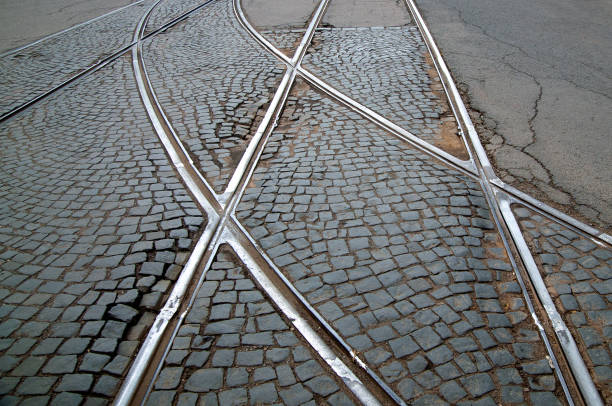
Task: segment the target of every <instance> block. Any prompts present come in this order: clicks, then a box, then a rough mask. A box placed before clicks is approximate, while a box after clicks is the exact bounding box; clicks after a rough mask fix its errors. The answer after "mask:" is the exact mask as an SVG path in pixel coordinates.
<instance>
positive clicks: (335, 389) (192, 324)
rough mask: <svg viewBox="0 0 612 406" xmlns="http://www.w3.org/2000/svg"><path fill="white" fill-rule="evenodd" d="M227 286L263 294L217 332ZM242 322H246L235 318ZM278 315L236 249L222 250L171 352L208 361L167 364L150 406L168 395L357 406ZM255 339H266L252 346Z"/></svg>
mask: <svg viewBox="0 0 612 406" xmlns="http://www.w3.org/2000/svg"><path fill="white" fill-rule="evenodd" d="M215 271H216V272H218V273H220V276H218V275H217V274H214V273H213V272H215ZM211 275H212V278H211ZM219 281H221V282H220V283H219ZM223 284H227V286H228V287H229V286H230V285H233V286H241V287H244V288H248V289H249V290H246V291H245V290H241V292H258V293H260V295H259V299H257V300H256V301H250V300H249V301H243V300H241V299H240V298H239V299H238V300H237V301H236V302H233V303H232V304H231V305H230V309H231V311H230V313H229V314H226V316H225V319H226V320H225V321H226V322H227V321H232V322H233V323H234V324H233V326H232V327H231V328H230V329H221V330H218V329H216V328H215V329H213V330H211V329H210V326H211V323H210V322H209V320H210V314H211V312H210V310H211V309H212V307H213V305H212V303H214V302H215V299H216V298H217V297H218V296H219V295H223V294H224V293H226V292H228V291H227V290H226V291H224V290H221V286H222V285H223ZM229 292H232V291H229ZM234 293H235V292H234ZM238 314H239V315H240V317H236V316H237V315H238ZM280 314H281V313H280V312H279V311H278V310H277V309H275V308H274V307H273V306H272V305H271V302H270V301H269V299H267V298H266V297H264V295H263V292H262V291H260V290H259V288H258V287H257V286H255V283H253V281H252V280H251V278H250V276H249V275H248V273H247V271H246V270H245V269H244V267H243V266H242V265H241V263H240V261H239V260H238V259H237V257H236V255H235V254H234V253H233V251H232V249H231V248H229V246H226V245H223V246H221V247H220V249H219V252H218V253H217V256H216V258H215V260H214V262H213V263H212V265H211V268H210V270H209V271H208V273H207V275H206V277H205V278H204V282H203V285H202V287H201V288H200V290H199V291H198V293H197V297H196V300H195V303H194V307H193V308H192V309H191V310H190V312H189V313H188V315H187V317H186V320H185V324H183V325H182V326H181V327H180V330H179V333H178V335H177V338H176V339H175V340H174V342H173V343H172V348H173V350H171V352H172V351H174V350H175V349H176V348H183V347H184V346H185V344H186V343H189V344H188V346H187V348H188V350H189V352H190V353H191V354H202V355H201V359H200V362H197V363H194V362H191V363H190V362H189V361H187V362H185V361H179V362H178V363H174V362H169V361H168V358H167V359H166V361H165V364H164V366H163V368H162V369H161V372H160V375H159V376H158V377H157V379H156V381H155V383H154V389H155V390H154V391H153V392H152V393H151V395H150V397H149V399H148V401H147V404H155V403H157V402H159V399H162V397H163V396H168V394H167V392H166V391H167V390H172V391H173V393H174V392H177V393H181V396H189V399H192V401H193V402H196V401H199V402H200V403H202V404H209V403H207V402H212V403H211V404H217V403H218V404H223V405H225V404H245V403H249V404H258V402H259V403H273V402H278V401H281V400H282V402H284V403H285V404H296V405H297V404H302V403H303V402H307V401H310V400H316V401H317V402H319V403H321V402H322V403H325V402H327V401H328V400H329V401H330V402H331V396H336V397H338V395H343V396H344V399H345V400H346V401H348V403H346V404H353V402H352V400H351V399H352V397H351V395H349V394H348V393H350V392H349V391H348V389H346V388H345V387H344V385H343V384H341V383H338V382H336V381H335V380H334V378H332V377H331V376H330V375H328V373H327V372H325V370H324V368H323V367H322V366H321V364H320V363H321V361H320V360H319V359H318V358H317V357H316V356H315V355H314V354H313V353H312V351H311V350H309V349H307V347H308V344H307V343H305V342H304V341H303V339H302V338H301V337H299V336H297V335H296V333H295V331H293V329H291V328H290V327H289V326H290V323H289V321H288V320H286V319H285V318H284V317H283V316H281V315H280ZM263 318H266V319H268V320H272V321H273V322H272V324H266V323H264V324H263V325H262V324H261V323H260V320H262V319H263ZM219 323H220V324H218V325H219V326H222V325H223V324H221V322H219ZM253 337H263V338H264V339H263V340H262V341H259V340H253ZM204 343H205V344H204ZM334 399H335V398H334Z"/></svg>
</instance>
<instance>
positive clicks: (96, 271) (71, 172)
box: [0, 58, 205, 405]
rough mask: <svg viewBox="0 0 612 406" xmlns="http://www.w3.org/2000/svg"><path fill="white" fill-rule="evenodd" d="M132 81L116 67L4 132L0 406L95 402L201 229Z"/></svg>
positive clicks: (111, 389)
mask: <svg viewBox="0 0 612 406" xmlns="http://www.w3.org/2000/svg"><path fill="white" fill-rule="evenodd" d="M131 77H132V72H131V64H130V59H129V58H122V59H119V60H117V61H116V62H115V63H114V64H112V65H111V66H109V67H107V68H104V69H103V70H101V71H99V72H97V73H95V74H93V75H91V76H89V77H88V78H86V79H84V80H82V81H80V82H78V85H71V86H70V87H69V88H66V89H65V90H64V91H62V92H60V93H56V94H54V95H53V96H51V97H50V98H48V99H47V100H45V101H44V102H43V103H40V104H38V105H37V106H36V107H35V108H32V109H29V110H28V111H26V112H24V113H21V114H20V115H18V116H16V117H14V118H12V119H10V120H9V121H7V122H5V123H3V124H2V134H3V135H2V137H0V143H1V144H2V145H1V147H0V151H2V152H1V156H2V158H1V160H2V168H1V172H2V175H1V176H0V185H1V186H0V208H1V209H0V267H1V269H2V270H1V271H0V298H1V300H2V306H1V307H0V317H1V319H0V320H1V322H0V337H1V338H0V351H2V355H1V356H0V370H1V372H2V378H0V392H1V394H2V395H5V396H4V397H3V398H2V400H0V403H2V404H3V405H9V404H17V403H19V402H20V401H23V402H25V403H21V404H37V405H43V404H48V403H49V401H50V398H51V397H53V402H51V403H50V404H54V405H69V404H79V402H80V401H81V399H82V398H83V395H85V394H88V395H87V396H88V403H87V404H92V405H93V404H106V403H107V402H108V400H109V399H111V398H112V396H113V395H114V394H115V391H116V390H117V389H118V385H119V383H120V381H121V378H122V376H123V375H124V374H125V372H127V369H128V367H129V364H130V361H131V359H132V357H133V355H134V354H135V351H137V350H138V346H139V342H140V340H141V338H142V336H143V334H146V333H147V331H148V328H149V327H150V325H151V323H152V321H153V319H154V317H155V315H156V311H157V310H158V308H159V306H160V305H161V304H163V299H164V295H165V294H166V293H167V292H168V290H169V289H170V288H171V286H172V283H173V281H174V280H175V279H176V278H177V276H178V274H179V273H180V271H181V268H182V264H183V263H184V262H185V261H186V258H187V256H188V255H189V252H190V250H191V248H192V247H193V243H194V239H195V238H196V237H197V235H198V233H199V232H200V226H201V225H202V224H203V222H204V221H205V219H204V218H203V216H202V214H201V213H200V210H199V209H198V208H197V207H196V205H195V204H194V203H193V201H192V199H191V198H190V196H189V195H188V194H187V192H186V191H185V189H184V187H183V186H182V185H181V183H180V182H179V181H178V179H177V178H176V176H175V175H174V173H173V170H172V168H171V167H170V166H169V162H168V160H167V159H166V156H165V155H164V152H163V149H162V148H161V146H160V144H159V141H158V140H157V139H156V137H155V135H154V132H153V129H152V127H151V125H150V124H149V122H148V120H147V116H146V115H145V113H144V109H143V107H142V104H141V101H140V98H139V96H138V93H137V91H136V87H135V84H134V82H133V80H131ZM28 402H30V403H28Z"/></svg>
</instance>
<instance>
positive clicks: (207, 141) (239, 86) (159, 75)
mask: <svg viewBox="0 0 612 406" xmlns="http://www.w3.org/2000/svg"><path fill="white" fill-rule="evenodd" d="M144 57H145V63H146V65H147V67H148V72H149V75H150V76H151V79H152V81H153V82H154V83H160V84H161V83H163V84H164V85H163V86H159V87H157V88H156V93H157V97H158V98H159V100H160V103H161V104H162V105H164V108H165V112H166V114H167V115H168V117H169V119H170V122H171V123H172V125H173V126H174V128H175V129H176V132H177V133H178V135H179V137H180V138H181V139H182V141H183V142H184V143H185V146H186V147H187V149H188V150H189V152H190V153H191V155H192V156H193V157H194V158H195V159H194V161H195V163H196V165H197V166H199V167H200V169H201V171H202V173H203V174H205V176H206V178H207V179H208V181H209V182H210V184H211V185H212V186H213V188H214V189H215V191H217V192H219V193H221V192H223V190H224V188H225V186H226V184H227V182H228V181H229V178H230V176H231V175H232V173H233V171H234V169H235V167H236V165H237V164H238V160H239V159H240V156H241V155H242V152H243V151H244V149H245V148H246V143H245V140H248V138H249V137H250V136H251V135H252V134H253V133H255V129H256V128H257V125H258V123H259V121H260V120H261V117H262V116H263V113H264V112H265V105H266V104H267V103H268V102H269V101H270V99H271V98H272V95H273V93H274V89H275V88H276V84H277V82H278V81H280V78H281V73H282V69H281V67H280V65H278V64H277V63H276V61H275V60H274V58H273V57H271V56H269V55H266V53H265V52H264V51H263V50H262V49H261V48H260V47H259V46H258V45H257V44H256V43H254V41H253V40H252V39H251V38H250V37H249V35H248V34H247V33H246V32H245V31H244V30H243V29H242V27H241V26H240V25H239V23H238V21H237V20H236V18H235V17H234V15H233V11H232V5H231V3H230V2H225V1H223V2H214V3H212V4H210V5H209V6H207V7H205V8H204V9H203V10H201V11H199V12H196V13H195V14H194V15H193V17H192V18H190V19H189V20H187V21H186V22H185V23H183V24H181V25H180V26H178V27H176V28H174V29H172V30H170V31H168V32H167V33H166V34H165V35H164V36H158V37H156V38H155V39H153V40H152V41H150V43H148V44H145V46H144ZM160 58H163V59H164V61H165V62H164V64H159V63H157V61H158V60H159V59H160ZM194 66H199V67H200V68H199V69H198V70H197V71H194V70H193V69H192V67H194ZM236 72H240V73H239V74H236ZM203 82H205V83H208V85H207V86H201V85H200V84H201V83H203ZM201 106H207V107H206V108H202V107H201ZM162 224H166V223H162ZM198 225H199V224H198Z"/></svg>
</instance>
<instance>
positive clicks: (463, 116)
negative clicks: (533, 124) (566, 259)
mask: <svg viewBox="0 0 612 406" xmlns="http://www.w3.org/2000/svg"><path fill="white" fill-rule="evenodd" d="M405 1H406V4H407V6H408V7H409V9H410V11H411V13H412V14H413V16H414V18H415V20H416V22H417V25H418V26H419V29H420V30H421V33H422V35H423V37H424V38H425V41H426V44H427V46H428V48H429V51H430V53H431V54H432V56H433V58H434V62H435V64H436V68H437V69H438V73H439V74H440V76H441V77H442V79H443V83H444V88H445V91H446V93H447V95H448V97H449V99H450V101H451V104H452V105H453V106H454V109H456V110H455V111H456V113H458V114H457V118H458V119H459V120H460V122H461V123H462V124H463V126H464V128H465V129H466V130H467V133H468V137H469V140H470V145H471V147H472V148H473V149H474V150H475V153H476V156H477V158H478V164H479V166H480V167H481V168H482V169H481V178H482V181H483V184H484V186H485V187H486V190H487V191H488V194H489V195H490V196H491V198H492V199H491V201H492V203H493V204H494V205H495V206H496V209H497V210H498V211H499V212H500V214H501V217H502V219H503V221H504V223H505V224H506V225H507V226H508V228H509V230H510V234H511V238H512V240H513V242H514V244H515V245H516V246H517V249H518V251H519V253H520V256H521V259H522V261H523V264H524V266H525V267H526V268H527V270H528V273H529V276H530V279H531V281H532V283H533V285H534V288H535V289H536V293H537V295H538V297H539V299H540V300H541V301H542V304H543V306H544V309H545V310H546V313H547V316H548V317H549V319H550V320H551V322H552V324H553V326H554V330H555V333H556V335H557V337H558V339H559V341H560V342H561V346H562V348H563V351H564V352H565V354H566V356H567V358H568V361H569V364H570V368H571V369H572V373H573V374H574V377H575V378H576V381H577V383H578V386H579V388H580V391H581V394H582V396H583V397H584V399H585V400H586V401H587V403H588V404H589V405H591V404H592V405H603V401H602V400H601V397H600V396H599V392H598V391H597V389H596V388H595V385H594V383H593V380H592V378H591V376H590V375H589V373H588V371H587V370H586V366H585V364H584V361H583V360H582V357H581V355H580V353H579V352H578V348H577V347H576V344H575V342H574V340H573V338H572V336H571V334H570V333H569V331H568V329H567V326H566V325H565V323H564V322H563V320H562V319H561V317H560V315H559V313H558V312H557V310H556V308H555V306H554V303H553V302H552V300H551V298H550V295H549V293H548V290H547V289H546V286H545V285H544V283H543V282H542V280H541V276H540V273H539V271H538V269H537V266H536V264H535V261H534V260H533V257H532V256H531V253H530V251H529V249H528V248H527V245H526V243H525V240H524V238H523V236H522V233H521V232H520V229H519V228H518V224H517V222H516V219H515V218H514V215H513V213H512V211H511V210H510V206H509V205H510V204H509V200H508V198H507V195H505V194H504V193H499V192H496V191H494V190H493V187H494V186H497V187H499V188H501V189H506V188H507V187H506V185H505V184H504V183H503V182H502V181H501V180H500V179H499V178H498V177H497V175H496V174H495V171H494V169H493V167H492V165H491V163H490V162H489V159H488V157H487V155H486V152H485V150H484V148H483V147H482V144H481V143H480V139H479V138H478V134H477V133H476V129H475V127H474V125H473V123H472V121H471V119H470V117H469V114H468V112H467V109H466V107H465V105H464V103H463V100H462V99H461V96H460V95H459V92H458V90H457V87H456V86H455V84H454V81H453V79H452V76H451V74H450V71H449V70H448V67H447V66H446V63H445V62H444V59H443V58H442V55H441V54H440V51H439V49H438V47H437V45H436V44H435V41H434V39H433V37H432V36H431V33H430V32H429V29H428V28H427V26H426V24H425V21H424V20H423V18H422V16H421V14H420V12H419V10H418V9H417V7H416V4H415V3H414V1H413V0H405ZM492 185H494V186H492ZM511 192H513V194H514V195H515V196H516V197H518V198H519V199H520V200H523V199H525V198H527V199H525V200H529V203H531V204H534V203H535V205H536V206H538V208H540V209H541V210H542V211H544V212H546V213H547V214H549V215H551V216H552V217H553V218H557V219H558V220H557V221H562V222H569V223H570V224H572V225H574V226H575V227H577V228H580V229H582V230H583V231H584V232H586V233H588V234H591V235H593V234H594V232H595V233H596V235H594V237H596V238H601V239H602V240H604V241H608V242H609V241H610V237H609V236H608V235H607V234H605V233H597V231H596V230H594V229H593V228H592V227H590V226H588V225H586V224H583V223H581V222H579V221H577V220H574V219H571V218H570V217H569V216H565V215H562V216H559V214H561V213H559V212H558V211H556V210H552V208H550V207H549V206H547V205H545V204H543V203H541V202H538V201H537V200H536V199H533V198H531V197H529V196H527V195H526V194H523V193H517V190H516V189H514V188H512V190H511ZM521 198H522V199H521ZM561 217H562V218H561ZM568 220H569V221H568ZM566 393H567V391H566Z"/></svg>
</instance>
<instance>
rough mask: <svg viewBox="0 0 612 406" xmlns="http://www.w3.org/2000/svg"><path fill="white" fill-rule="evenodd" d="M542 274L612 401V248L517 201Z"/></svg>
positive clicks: (607, 399)
mask: <svg viewBox="0 0 612 406" xmlns="http://www.w3.org/2000/svg"><path fill="white" fill-rule="evenodd" d="M513 209H514V213H515V214H516V216H517V219H518V220H519V223H520V225H521V229H522V230H523V233H524V235H525V239H526V241H527V243H528V244H529V247H530V248H531V252H532V254H533V255H534V258H535V259H536V262H537V263H538V264H539V265H540V270H541V273H542V278H543V279H544V282H545V284H546V287H547V288H548V291H549V292H550V294H551V296H552V298H553V300H554V301H555V304H556V305H557V309H558V310H559V313H560V314H561V317H563V319H564V321H565V323H566V324H567V326H568V328H569V329H570V331H571V332H572V335H573V336H574V338H575V340H576V342H577V343H578V348H579V350H580V353H581V355H582V357H583V358H584V360H585V363H586V364H587V367H588V368H589V370H590V372H591V376H592V377H593V380H594V382H595V384H596V386H597V388H598V389H599V391H600V393H601V394H602V397H603V399H604V402H605V403H610V402H611V401H612V368H611V367H610V358H611V355H612V354H611V348H610V343H611V342H612V327H611V326H612V318H611V317H610V316H609V315H610V314H612V295H611V293H612V290H611V288H612V250H610V249H609V248H607V247H604V246H600V245H597V244H595V243H593V242H592V241H591V240H589V239H587V238H586V237H584V236H582V235H580V234H578V233H576V232H574V231H572V230H570V229H569V228H566V227H563V226H561V225H560V224H558V223H555V222H552V221H550V220H548V219H547V218H545V217H544V216H541V215H538V214H537V213H534V212H532V211H530V210H529V209H527V208H525V207H521V206H514V207H513Z"/></svg>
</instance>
